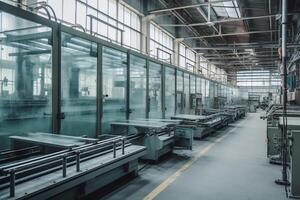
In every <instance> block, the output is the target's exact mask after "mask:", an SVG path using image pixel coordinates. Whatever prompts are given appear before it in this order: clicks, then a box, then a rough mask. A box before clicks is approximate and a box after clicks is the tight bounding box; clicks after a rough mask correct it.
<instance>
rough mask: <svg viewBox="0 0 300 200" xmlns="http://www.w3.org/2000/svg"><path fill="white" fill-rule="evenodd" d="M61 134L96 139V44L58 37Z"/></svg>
mask: <svg viewBox="0 0 300 200" xmlns="http://www.w3.org/2000/svg"><path fill="white" fill-rule="evenodd" d="M61 45H62V47H61V112H62V113H63V119H61V130H60V132H61V134H65V135H72V136H83V135H86V136H88V137H95V136H96V94H97V90H96V86H97V57H96V55H97V52H96V44H94V43H91V42H89V41H87V40H83V39H81V38H78V37H74V36H72V35H69V34H66V33H62V39H61Z"/></svg>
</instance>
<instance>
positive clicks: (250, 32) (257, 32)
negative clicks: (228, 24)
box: [182, 30, 279, 40]
mask: <svg viewBox="0 0 300 200" xmlns="http://www.w3.org/2000/svg"><path fill="white" fill-rule="evenodd" d="M278 31H279V30H265V31H249V32H240V33H222V34H216V35H205V36H200V37H185V38H182V39H185V40H190V39H206V38H214V37H224V36H236V35H249V34H261V33H271V32H278Z"/></svg>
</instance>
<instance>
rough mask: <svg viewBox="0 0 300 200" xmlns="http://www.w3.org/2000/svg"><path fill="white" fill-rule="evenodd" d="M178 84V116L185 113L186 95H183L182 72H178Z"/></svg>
mask: <svg viewBox="0 0 300 200" xmlns="http://www.w3.org/2000/svg"><path fill="white" fill-rule="evenodd" d="M176 84H177V91H176V102H177V103H176V104H177V105H176V114H183V113H184V93H183V72H182V71H179V70H177V75H176Z"/></svg>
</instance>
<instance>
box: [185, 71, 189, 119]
mask: <svg viewBox="0 0 300 200" xmlns="http://www.w3.org/2000/svg"><path fill="white" fill-rule="evenodd" d="M189 102H190V75H189V74H187V73H184V113H185V114H189V113H190V106H189Z"/></svg>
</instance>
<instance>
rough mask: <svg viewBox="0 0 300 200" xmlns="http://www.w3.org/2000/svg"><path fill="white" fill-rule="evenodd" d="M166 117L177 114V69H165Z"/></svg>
mask: <svg viewBox="0 0 300 200" xmlns="http://www.w3.org/2000/svg"><path fill="white" fill-rule="evenodd" d="M165 74H166V75H165V117H166V118H170V117H171V116H173V115H174V114H175V69H173V68H170V67H166V68H165Z"/></svg>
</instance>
